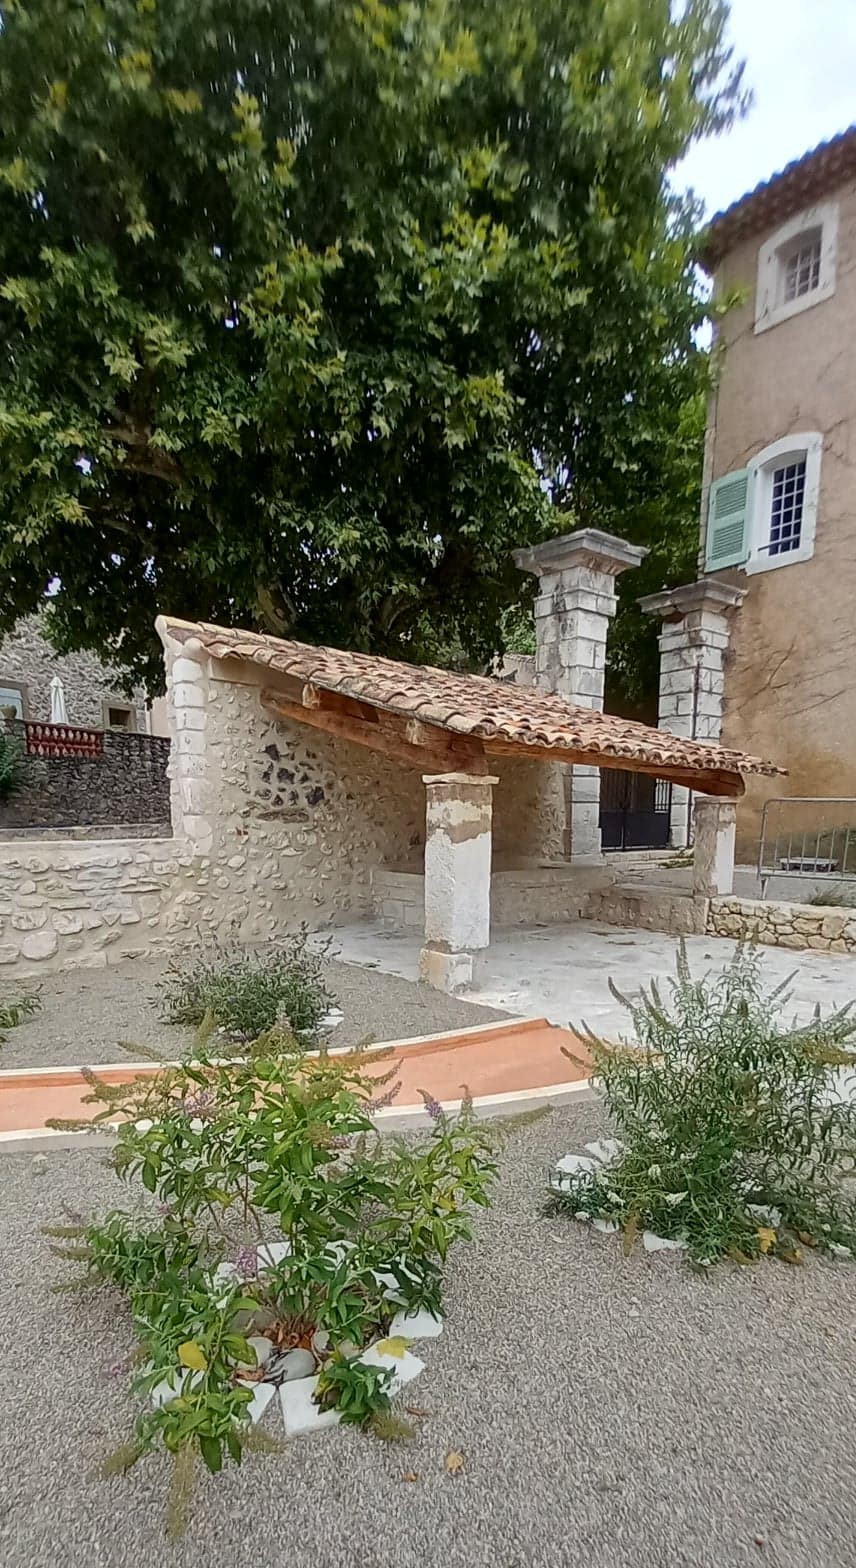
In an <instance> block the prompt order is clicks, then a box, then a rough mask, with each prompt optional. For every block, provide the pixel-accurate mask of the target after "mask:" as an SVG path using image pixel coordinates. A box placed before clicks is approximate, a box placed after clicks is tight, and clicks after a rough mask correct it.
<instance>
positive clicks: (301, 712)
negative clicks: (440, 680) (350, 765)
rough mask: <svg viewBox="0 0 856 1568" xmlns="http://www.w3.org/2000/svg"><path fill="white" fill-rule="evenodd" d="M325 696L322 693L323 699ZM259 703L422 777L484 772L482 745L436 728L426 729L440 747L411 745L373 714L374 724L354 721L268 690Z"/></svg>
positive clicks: (401, 732) (400, 732)
mask: <svg viewBox="0 0 856 1568" xmlns="http://www.w3.org/2000/svg"><path fill="white" fill-rule="evenodd" d="M327 695H329V694H328V693H324V696H325V697H326V696H327ZM345 700H347V699H345ZM262 703H263V704H264V706H265V707H266V708H268V709H270V711H271V712H272V713H275V714H276V715H277V717H278V718H281V719H291V720H293V721H296V722H297V723H298V724H307V725H309V727H310V728H311V729H316V730H322V731H323V732H324V733H325V734H327V735H336V736H338V738H339V739H340V740H349V741H353V742H354V743H355V744H356V745H358V746H365V747H367V748H368V750H369V751H378V752H381V753H382V754H383V756H385V757H390V758H391V759H393V760H394V761H396V762H404V763H406V764H407V766H408V767H411V768H418V769H420V771H421V772H423V773H454V772H462V773H474V774H483V773H486V772H487V759H486V757H485V754H484V747H483V746H482V745H481V742H479V741H475V742H474V741H470V740H468V739H467V737H466V736H456V735H453V734H451V733H450V732H449V731H448V730H443V729H441V728H440V726H439V725H431V726H428V728H430V729H431V730H432V731H435V732H436V733H437V734H438V735H439V736H442V737H443V741H442V743H441V742H440V741H435V740H433V739H432V740H430V741H429V740H428V739H427V738H426V741H425V742H424V743H423V744H414V743H413V742H412V741H409V740H408V739H407V736H406V734H405V732H404V728H402V729H401V730H399V729H397V728H396V727H395V726H394V725H393V724H387V723H384V722H381V720H385V719H387V718H389V717H390V715H387V714H376V715H375V718H374V721H371V720H369V719H368V718H365V717H359V718H357V717H355V716H354V715H353V714H351V713H348V712H343V711H342V710H341V709H338V708H329V707H327V706H326V704H325V705H323V706H319V707H304V706H303V704H302V703H301V702H295V701H294V700H293V699H292V698H291V697H287V696H285V695H284V694H283V692H281V691H276V690H273V689H272V688H269V687H265V689H264V690H263V691H262ZM361 706H364V705H363V704H361Z"/></svg>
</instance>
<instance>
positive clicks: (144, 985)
mask: <svg viewBox="0 0 856 1568" xmlns="http://www.w3.org/2000/svg"><path fill="white" fill-rule="evenodd" d="M324 968H325V975H326V980H327V984H328V986H329V989H330V991H331V992H332V994H333V996H334V997H335V999H336V1001H337V1003H338V1004H339V1006H340V1007H341V1008H342V1011H343V1012H344V1014H345V1019H344V1022H343V1023H341V1024H340V1025H339V1027H338V1029H336V1030H335V1031H334V1032H333V1034H332V1035H331V1036H330V1042H331V1044H332V1045H356V1044H358V1043H359V1042H360V1041H361V1040H366V1039H371V1040H407V1039H411V1038H412V1037H413V1036H414V1035H422V1034H435V1033H438V1032H439V1031H440V1030H444V1029H457V1028H467V1027H472V1026H473V1025H477V1024H484V1023H490V1021H491V1019H494V1018H507V1017H508V1014H507V1013H505V1012H499V1011H497V1009H496V1008H489V1007H481V1006H476V1005H475V1004H474V1003H472V1002H462V1001H460V1000H459V999H458V998H457V997H453V996H445V995H444V994H443V992H441V991H433V990H431V989H430V988H429V987H428V986H422V985H415V984H414V983H413V982H412V981H410V980H404V979H402V978H400V977H399V976H397V975H389V974H382V973H381V972H380V971H379V970H377V969H375V968H369V967H364V966H362V965H360V964H347V963H339V962H337V961H336V960H335V959H330V960H329V961H328V962H326V963H325V966H324ZM166 970H167V965H166V963H165V962H161V961H157V960H151V959H147V960H135V961H133V962H129V963H124V964H115V965H111V966H109V967H108V968H106V969H78V970H68V971H65V972H63V973H61V974H51V975H46V976H45V978H44V979H43V980H41V981H39V982H38V983H37V984H35V985H34V989H36V990H37V991H38V993H39V998H40V1001H41V1010H40V1012H38V1013H37V1014H36V1016H35V1018H33V1019H31V1020H30V1021H29V1022H27V1023H24V1024H21V1025H19V1027H18V1028H17V1029H11V1030H9V1032H8V1034H7V1036H6V1040H5V1042H4V1043H2V1044H0V1068H6V1069H8V1068H14V1067H65V1066H74V1067H83V1066H90V1065H92V1064H93V1063H98V1062H118V1061H123V1060H125V1059H126V1058H127V1059H128V1060H131V1059H132V1058H133V1051H131V1052H130V1054H129V1053H128V1052H127V1051H126V1050H123V1049H122V1046H121V1045H120V1043H119V1042H127V1043H128V1044H129V1045H131V1046H133V1045H134V1044H135V1043H136V1044H138V1045H142V1046H145V1047H148V1048H152V1047H155V1048H157V1049H158V1050H159V1051H162V1052H163V1053H164V1054H165V1055H167V1056H172V1057H175V1056H180V1055H181V1053H182V1051H183V1049H184V1048H185V1047H186V1046H187V1045H188V1044H189V1042H190V1039H191V1036H192V1031H190V1030H187V1029H184V1028H179V1027H177V1026H176V1025H175V1024H170V1023H167V1022H166V1021H165V1019H164V1017H163V1014H164V1000H163V983H164V977H165V975H166ZM27 985H28V982H26V981H22V982H19V984H18V985H16V986H4V987H3V989H2V993H0V994H2V995H5V994H6V993H7V992H8V993H9V994H10V995H14V994H15V993H16V992H20V991H21V990H23V989H26V988H27Z"/></svg>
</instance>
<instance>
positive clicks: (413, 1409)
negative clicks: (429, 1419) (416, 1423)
mask: <svg viewBox="0 0 856 1568" xmlns="http://www.w3.org/2000/svg"><path fill="white" fill-rule="evenodd" d="M404 1411H405V1414H406V1415H408V1416H430V1414H431V1412H430V1410H423V1409H422V1408H421V1407H420V1406H419V1405H405V1407H404Z"/></svg>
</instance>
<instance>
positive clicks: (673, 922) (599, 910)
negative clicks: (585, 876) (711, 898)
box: [586, 884, 708, 936]
mask: <svg viewBox="0 0 856 1568" xmlns="http://www.w3.org/2000/svg"><path fill="white" fill-rule="evenodd" d="M707 903H708V901H707V899H705V898H701V899H699V898H693V897H692V895H691V894H689V893H671V892H669V891H667V890H666V889H664V888H661V887H660V888H658V887H645V886H643V885H640V886H639V887H629V886H627V885H625V886H621V884H618V885H617V886H615V887H606V888H603V887H602V888H594V889H593V890H592V892H591V894H590V895H589V898H588V903H587V907H586V915H587V917H588V919H589V920H602V921H603V923H604V924H605V925H610V926H635V927H636V928H637V929H638V930H641V931H666V932H668V934H669V935H670V936H700V935H703V934H704V932H705V930H707V929H708V927H707V923H706V922H707Z"/></svg>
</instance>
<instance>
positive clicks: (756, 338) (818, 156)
mask: <svg viewBox="0 0 856 1568" xmlns="http://www.w3.org/2000/svg"><path fill="white" fill-rule="evenodd" d="M703 256H704V260H705V264H706V265H707V267H708V268H709V270H710V271H711V273H712V274H713V276H714V281H715V292H716V294H717V295H719V296H724V295H726V294H729V293H731V292H732V291H735V290H739V291H740V292H741V296H742V298H741V303H739V304H738V305H737V306H736V307H735V308H733V309H731V310H730V311H728V312H727V313H726V315H725V317H724V318H723V320H722V322H721V323H720V325H719V327H718V330H717V351H718V356H719V362H718V384H717V387H716V390H715V392H714V394H713V396H712V397H711V400H710V406H709V414H708V426H707V439H706V452H705V474H704V485H703V502H702V521H701V547H700V558H699V565H700V571H701V573H702V574H703V575H702V579H701V582H700V583H699V584H695V585H692V587H691V588H690V589H678V590H676V591H675V593H674V594H673V595H671V596H670V595H653V596H652V597H651V599H650V600H649V601H647V608H649V609H650V610H651V611H652V613H655V614H657V615H659V616H661V617H662V618H663V639H662V640H661V648H662V650H663V654H664V661H663V668H662V682H661V708H660V723H661V725H662V726H663V727H664V728H669V729H673V730H674V729H675V727H676V722H677V724H678V725H683V726H684V733H693V734H696V735H698V736H699V737H705V736H710V737H711V738H718V739H719V738H721V740H722V742H723V744H725V745H727V746H733V747H735V748H741V749H742V748H750V749H752V750H754V751H759V752H761V753H762V754H763V755H766V756H771V757H774V758H775V759H776V761H777V762H779V763H781V764H782V765H783V766H784V767H785V768H786V769H787V770H788V779H787V782H786V783H785V782H784V781H783V784H782V786H781V787H778V788H773V789H771V787H770V783H769V781H768V780H765V779H761V778H757V779H749V780H748V781H747V790H746V795H745V798H744V800H743V801H742V802H741V804H740V807H739V810H738V855H739V857H740V858H742V859H749V860H751V859H752V858H754V856H755V854H756V853H757V847H758V839H759V830H760V823H761V810H762V806H763V804H764V802H765V800H767V799H769V798H770V797H771V796H777V795H792V796H821V797H831V796H853V795H854V794H856V659H854V652H856V632H854V595H855V594H856V375H854V369H853V367H854V362H856V127H853V128H852V129H851V130H849V131H847V132H845V133H844V134H843V135H842V136H840V137H837V138H836V139H835V140H834V141H832V142H829V143H827V144H825V145H824V146H822V147H819V148H817V149H815V151H813V152H811V153H809V154H807V155H806V156H805V157H804V158H802V159H800V160H799V162H798V163H796V164H792V165H790V166H789V167H788V168H787V169H786V170H784V172H783V173H782V174H779V175H777V176H775V177H774V178H773V179H771V180H770V181H769V182H768V183H767V184H766V185H762V186H759V187H758V188H757V190H755V191H753V192H752V193H751V194H750V195H748V196H746V197H744V198H743V199H742V200H741V201H739V202H737V203H736V204H735V205H734V206H733V207H731V208H729V209H728V211H727V212H725V213H722V214H720V215H719V216H718V217H717V218H715V219H714V220H713V222H712V224H711V226H710V228H709V230H708V234H707V237H706V241H705V248H704V251H703ZM692 594H695V596H696V599H695V601H694V602H693V603H690V600H689V599H688V598H687V595H689V596H690V598H691V597H692ZM693 619H694V620H695V624H694V625H693ZM705 621H706V623H707V624H706V625H705V624H704V623H705ZM675 655H677V657H675ZM693 725H695V727H694V728H691V726H693ZM777 811H779V814H780V816H781V820H782V822H783V823H785V822H786V823H787V825H788V826H790V827H791V828H792V829H793V830H794V831H797V830H798V831H799V832H802V830H803V829H804V828H809V829H810V830H811V829H812V827H813V823H814V822H815V821H816V819H817V808H814V807H806V808H797V807H796V806H795V807H794V808H791V809H788V808H785V809H784V810H783V811H782V810H780V808H777ZM680 841H681V840H680V838H679V839H678V842H680Z"/></svg>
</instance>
